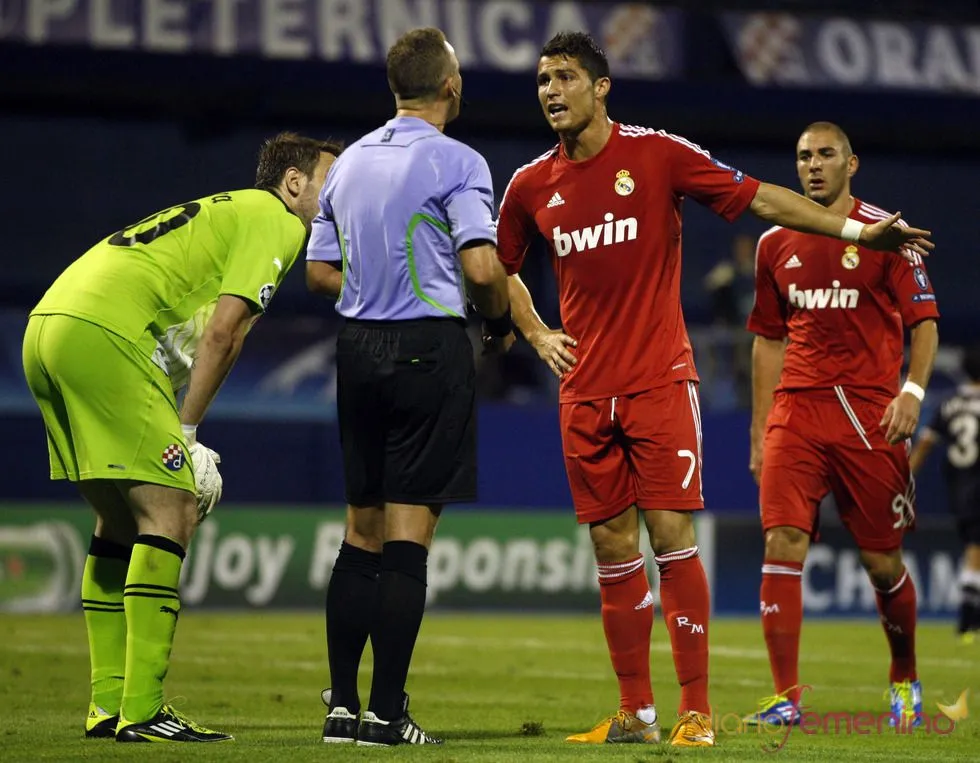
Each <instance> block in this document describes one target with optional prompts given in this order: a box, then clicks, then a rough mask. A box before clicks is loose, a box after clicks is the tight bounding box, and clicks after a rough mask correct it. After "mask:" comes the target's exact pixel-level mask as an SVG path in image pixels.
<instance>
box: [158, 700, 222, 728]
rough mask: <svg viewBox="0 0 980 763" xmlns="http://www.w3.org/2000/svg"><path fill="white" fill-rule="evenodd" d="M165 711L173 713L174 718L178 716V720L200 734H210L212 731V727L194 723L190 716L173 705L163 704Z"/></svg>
mask: <svg viewBox="0 0 980 763" xmlns="http://www.w3.org/2000/svg"><path fill="white" fill-rule="evenodd" d="M163 712H165V713H168V714H170V715H172V716H173V717H174V718H176V719H177V720H178V721H180V722H181V723H182V724H184V725H185V726H186V727H187V728H189V729H191V730H193V731H196V732H197V733H199V734H208V733H210V729H206V728H204V726H200V725H198V724H197V723H194V721H192V720H191V719H190V718H188V717H187V716H186V715H184V714H183V713H182V712H180V711H179V710H177V709H176V708H175V707H174V706H173V705H164V706H163Z"/></svg>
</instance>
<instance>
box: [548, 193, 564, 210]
mask: <svg viewBox="0 0 980 763" xmlns="http://www.w3.org/2000/svg"><path fill="white" fill-rule="evenodd" d="M564 203H565V200H564V199H563V198H562V197H561V194H560V193H558V191H555V195H554V196H552V197H551V199H550V200H549V201H548V209H551V208H552V207H560V206H561V205H562V204H564Z"/></svg>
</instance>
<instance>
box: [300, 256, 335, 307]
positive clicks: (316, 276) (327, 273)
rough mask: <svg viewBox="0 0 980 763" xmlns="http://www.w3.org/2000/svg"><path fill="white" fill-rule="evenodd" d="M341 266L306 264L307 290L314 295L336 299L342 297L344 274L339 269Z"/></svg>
mask: <svg viewBox="0 0 980 763" xmlns="http://www.w3.org/2000/svg"><path fill="white" fill-rule="evenodd" d="M339 264H340V263H336V264H334V263H333V262H324V261H322V260H309V261H308V262H307V263H306V288H307V289H309V290H310V291H311V292H313V293H314V294H323V295H325V296H327V297H331V298H332V299H336V298H337V297H338V296H340V287H341V286H343V283H344V276H343V273H342V272H341V270H340V268H339V267H337V265H339Z"/></svg>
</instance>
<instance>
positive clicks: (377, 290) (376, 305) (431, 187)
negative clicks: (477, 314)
mask: <svg viewBox="0 0 980 763" xmlns="http://www.w3.org/2000/svg"><path fill="white" fill-rule="evenodd" d="M480 240H482V241H489V242H492V243H494V244H496V242H497V226H496V222H495V221H494V219H493V184H492V181H491V179H490V168H489V167H488V166H487V162H486V160H485V159H484V158H483V157H482V156H481V155H480V154H479V153H477V152H476V151H474V150H473V149H472V148H470V147H469V146H466V145H464V144H463V143H460V142H459V141H458V140H453V139H452V138H449V137H446V136H445V135H443V134H442V133H441V132H439V130H437V129H436V128H435V127H433V126H432V125H431V124H429V123H428V122H426V121H424V120H422V119H418V118H417V117H395V118H394V119H391V120H389V121H388V122H387V123H386V124H385V125H384V127H380V128H378V129H377V130H375V131H374V132H371V133H368V134H367V135H365V136H364V137H363V138H361V139H360V140H358V141H357V142H356V143H354V144H353V145H351V146H350V147H349V148H347V149H346V150H345V151H344V153H343V154H341V156H340V158H338V159H337V161H335V162H334V164H333V166H332V167H331V168H330V173H329V174H328V175H327V180H326V182H325V183H324V185H323V190H322V191H321V192H320V214H319V215H317V217H316V219H314V220H313V232H312V234H311V236H310V243H309V246H308V247H307V253H306V259H307V260H319V261H325V262H341V263H343V273H344V282H343V288H342V289H341V291H340V296H339V297H338V299H337V311H338V312H339V313H340V314H341V315H344V316H346V317H348V318H359V319H363V320H412V319H417V318H430V317H447V316H449V317H454V316H463V315H465V314H466V291H465V286H464V283H463V272H462V267H461V265H460V261H459V254H458V253H459V250H460V249H462V248H463V247H464V246H465V245H466V244H468V243H471V242H474V241H480Z"/></svg>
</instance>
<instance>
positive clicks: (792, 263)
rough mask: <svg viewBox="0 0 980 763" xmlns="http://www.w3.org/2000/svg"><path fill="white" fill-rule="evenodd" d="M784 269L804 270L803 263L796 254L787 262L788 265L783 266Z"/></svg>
mask: <svg viewBox="0 0 980 763" xmlns="http://www.w3.org/2000/svg"><path fill="white" fill-rule="evenodd" d="M783 267H784V268H787V269H789V268H802V267H803V263H802V262H801V261H800V258H799V257H797V256H796V254H793V256H792V257H790V258H789V259H788V260H786V264H785V265H783Z"/></svg>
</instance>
